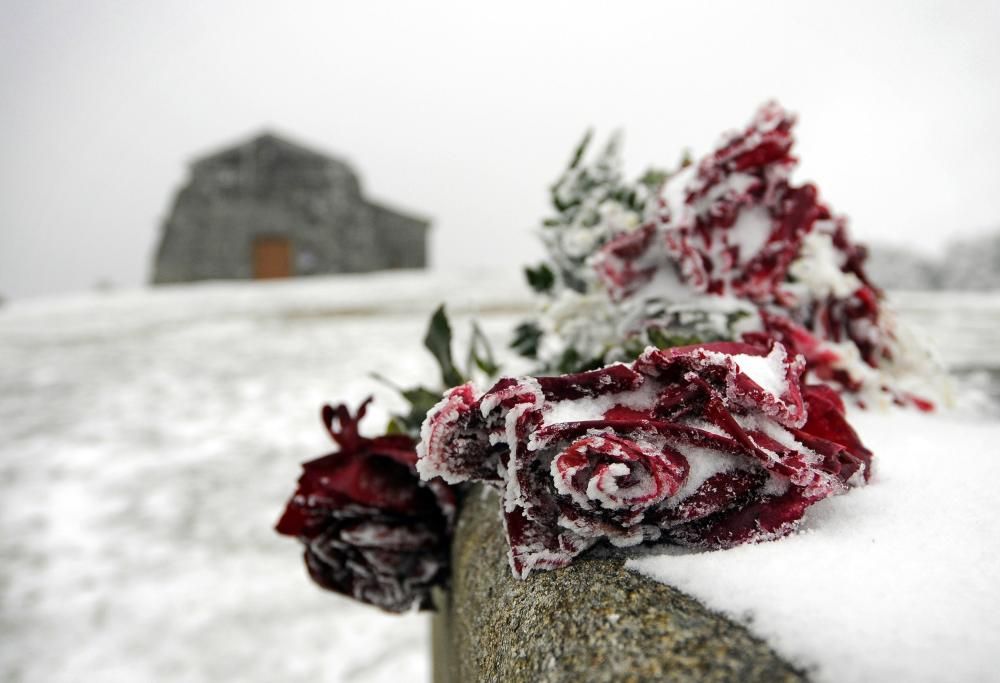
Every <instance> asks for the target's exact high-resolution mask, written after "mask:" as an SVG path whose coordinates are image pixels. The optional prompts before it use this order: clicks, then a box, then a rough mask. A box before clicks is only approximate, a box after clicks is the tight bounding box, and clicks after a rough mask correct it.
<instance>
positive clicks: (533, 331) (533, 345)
mask: <svg viewBox="0 0 1000 683" xmlns="http://www.w3.org/2000/svg"><path fill="white" fill-rule="evenodd" d="M541 339H542V330H541V328H539V327H538V325H536V324H535V323H533V322H523V323H521V324H520V325H518V326H517V328H516V329H515V330H514V339H512V340H511V342H510V348H512V349H514V350H515V351H517V352H518V353H519V354H520V355H522V356H524V357H525V358H538V343H539V342H540V341H541Z"/></svg>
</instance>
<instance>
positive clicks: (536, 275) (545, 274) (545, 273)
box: [524, 263, 556, 294]
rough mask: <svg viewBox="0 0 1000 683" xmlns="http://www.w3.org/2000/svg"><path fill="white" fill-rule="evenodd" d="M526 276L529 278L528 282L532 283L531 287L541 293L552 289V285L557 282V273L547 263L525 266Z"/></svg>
mask: <svg viewBox="0 0 1000 683" xmlns="http://www.w3.org/2000/svg"><path fill="white" fill-rule="evenodd" d="M524 276H525V278H526V279H527V280H528V284H529V285H531V288H532V289H533V290H535V291H536V292H538V293H539V294H545V293H547V292H550V291H552V287H553V285H555V283H556V276H555V273H553V272H552V269H551V268H549V267H548V265H547V264H545V263H542V264H539V265H538V266H535V267H534V268H532V267H531V266H525V268H524Z"/></svg>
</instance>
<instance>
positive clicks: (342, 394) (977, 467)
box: [0, 268, 1000, 683]
mask: <svg viewBox="0 0 1000 683" xmlns="http://www.w3.org/2000/svg"><path fill="white" fill-rule="evenodd" d="M520 277H521V276H520V273H519V272H517V270H516V269H514V268H512V269H510V271H509V272H508V273H505V274H499V275H497V274H490V273H475V274H461V273H452V274H440V273H435V274H424V273H391V274H382V275H363V276H351V277H342V278H312V279H308V280H299V281H285V282H268V283H208V284H201V285H194V286H177V287H161V288H157V289H155V290H130V291H117V292H110V293H86V294H79V295H73V296H67V297H60V298H57V299H42V300H37V301H24V302H21V301H15V302H12V303H8V304H6V305H4V306H3V307H0V387H3V391H0V426H2V434H3V438H2V439H0V501H2V502H0V511H2V513H0V680H3V681H8V680H10V681H21V682H22V683H33V682H44V683H60V682H62V681H67V682H70V681H72V682H76V681H80V680H93V681H101V682H102V683H104V682H107V681H127V682H130V683H131V682H132V681H147V680H155V681H162V682H166V683H170V682H172V681H185V682H192V683H199V682H201V681H205V682H208V681H211V682H213V683H214V682H215V681H229V680H236V681H247V682H250V683H253V682H254V681H262V682H263V681H266V682H270V681H293V682H294V681H308V682H309V683H316V682H317V681H321V680H322V681H359V682H360V681H392V682H395V681H399V680H420V679H426V678H427V676H428V672H429V663H428V657H427V654H428V644H427V629H426V625H427V620H426V617H424V616H418V615H410V616H404V617H393V616H387V615H383V614H381V613H380V612H378V611H377V610H375V609H373V608H368V607H366V606H363V605H358V604H356V603H354V602H352V601H350V600H346V599H343V598H340V597H339V596H336V595H332V594H330V593H327V592H324V591H321V590H320V589H318V588H315V587H314V586H313V585H312V584H310V583H309V581H308V579H307V578H306V574H305V570H304V568H303V567H302V563H301V557H300V555H299V547H298V544H297V543H296V542H295V541H294V540H292V539H289V538H284V537H279V536H277V535H276V534H274V533H273V532H272V531H271V528H272V526H273V524H274V523H275V522H276V521H277V518H278V515H279V514H280V512H281V509H282V506H283V505H284V503H285V500H286V499H287V497H288V496H289V495H291V493H292V490H293V487H294V484H295V479H296V478H297V477H298V475H299V466H298V464H299V463H300V462H301V461H304V460H307V459H309V458H311V457H313V456H317V455H320V454H322V453H325V452H328V451H329V450H331V448H332V444H331V442H330V440H329V438H328V437H327V436H326V434H325V432H324V430H323V428H322V427H321V425H320V421H319V406H320V404H321V403H322V402H324V401H335V400H343V401H347V402H349V403H352V404H354V405H356V404H357V403H358V402H359V401H360V400H362V399H363V398H364V397H366V396H367V395H368V394H370V393H374V394H375V395H376V404H375V405H373V406H372V409H371V412H372V415H371V418H370V419H367V420H366V421H365V422H364V423H363V425H362V428H363V430H365V431H366V432H367V433H369V434H371V433H374V432H376V431H377V430H378V429H379V428H380V427H381V426H383V419H384V417H385V414H386V411H387V410H388V409H390V408H392V409H399V408H402V406H401V405H400V403H399V402H398V399H397V398H395V397H394V395H393V394H392V392H391V391H389V390H387V389H385V388H384V387H383V386H381V385H380V384H378V383H377V382H375V381H373V380H371V379H370V378H369V377H368V376H367V372H368V371H370V370H375V371H378V372H380V373H381V374H383V375H385V376H387V377H390V378H393V379H394V380H395V381H397V382H398V383H399V384H401V385H403V386H409V385H410V384H413V383H416V382H419V381H424V382H428V383H430V382H433V381H434V379H435V378H436V377H437V370H436V367H435V365H434V362H433V360H432V359H431V358H430V356H429V355H428V354H427V353H426V352H425V351H424V350H423V349H422V347H421V343H420V340H421V339H422V337H423V332H424V330H425V325H426V321H427V317H428V315H429V313H430V312H431V311H432V310H433V308H434V307H435V306H436V305H437V304H438V303H439V302H441V301H447V302H448V303H449V310H450V311H451V312H453V313H454V312H456V311H465V312H467V313H479V314H481V315H485V314H490V316H489V317H487V318H486V319H485V322H486V325H485V327H486V331H487V333H488V334H490V335H491V336H492V337H494V338H502V337H503V336H504V334H505V332H506V331H508V330H509V329H511V327H512V326H513V323H514V322H515V321H516V320H517V319H519V318H521V317H522V316H524V315H526V314H527V312H528V311H529V310H530V304H529V302H528V294H527V289H526V288H525V287H524V286H523V285H522V284H521V283H520ZM902 302H903V304H904V305H902V306H900V308H901V310H903V312H904V314H905V315H906V316H907V317H909V316H912V319H913V320H914V321H915V322H917V323H924V325H923V327H924V329H925V330H926V332H927V333H928V334H930V335H931V336H932V337H934V338H935V339H940V340H941V341H942V342H946V343H945V344H943V345H942V347H941V348H942V351H944V352H945V358H946V361H948V362H949V364H950V365H956V366H958V365H961V364H962V363H963V362H965V363H968V362H969V360H970V359H975V361H976V362H977V363H984V364H989V363H992V365H989V367H998V366H1000V355H998V352H997V349H1000V337H998V335H997V331H998V330H1000V325H998V324H997V321H1000V297H998V296H996V295H984V294H974V295H955V294H924V293H921V294H920V295H919V296H916V295H914V296H911V297H908V298H907V297H904V298H903V299H902ZM508 312H510V313H512V315H508V314H507V313H508ZM950 312H954V314H953V315H952V314H950ZM973 325H975V326H978V327H973ZM453 327H454V329H455V331H456V333H457V334H458V335H459V336H460V337H467V326H466V323H465V322H464V321H463V320H458V321H453ZM464 343H465V342H464V341H460V343H459V346H458V348H466V347H465V346H464ZM496 350H497V351H501V350H502V349H500V348H497V349H496ZM524 370H525V368H523V367H520V368H515V369H514V370H513V371H514V372H523V371H524ZM854 420H855V423H856V425H857V427H858V430H859V432H860V433H861V435H862V437H863V438H864V439H865V442H866V443H868V445H869V446H871V447H872V448H873V449H874V450H875V452H876V454H877V460H876V463H877V466H878V468H879V469H878V471H877V475H876V479H875V481H874V482H873V484H872V485H871V486H870V487H868V488H867V489H862V490H856V491H852V492H850V493H849V494H848V495H846V496H840V497H837V498H835V499H832V500H829V501H825V502H824V503H821V504H820V505H819V506H817V507H816V509H814V510H813V511H811V512H810V514H809V520H810V521H809V528H810V529H811V530H810V531H809V532H808V533H805V534H802V535H799V536H795V537H793V538H789V539H785V540H783V541H779V542H777V543H772V544H766V545H761V546H754V547H747V548H739V549H736V550H732V551H727V552H726V553H717V554H710V555H689V556H682V557H675V558H664V559H663V560H661V561H649V563H648V569H649V570H650V571H652V570H653V569H657V567H658V566H659V565H663V566H665V567H666V569H664V570H663V573H662V576H663V577H664V578H669V577H667V574H668V573H671V574H674V575H675V576H674V577H673V578H675V580H676V581H677V582H678V584H679V585H680V586H681V587H682V588H683V589H685V590H688V591H690V592H691V593H693V594H696V595H703V596H704V599H705V600H706V601H708V602H709V603H710V604H712V605H713V606H715V607H717V608H718V609H724V610H728V611H730V612H731V613H733V614H736V615H739V616H742V615H743V613H744V611H745V610H751V609H752V610H753V611H754V614H755V615H756V621H755V626H754V628H758V629H761V631H760V632H761V633H762V634H764V635H767V636H769V637H773V639H774V642H775V645H777V646H779V647H781V648H782V651H783V652H787V653H790V655H789V656H795V657H797V658H798V660H799V661H803V662H807V663H813V664H816V665H825V666H827V667H829V668H827V669H824V668H822V667H821V668H820V670H819V674H817V675H818V676H820V677H822V678H826V679H832V678H838V677H840V676H841V674H843V677H844V678H845V679H850V678H851V677H852V676H853V677H854V678H857V677H858V676H862V674H865V672H867V671H871V672H872V673H871V675H867V674H865V675H863V676H862V677H864V678H867V679H869V680H877V679H879V678H880V676H879V675H878V674H879V672H880V671H884V670H885V669H886V667H887V666H890V664H889V662H890V661H895V662H896V663H895V664H892V665H891V666H899V667H906V669H905V670H906V671H908V672H910V671H911V669H914V668H916V667H917V665H916V664H915V662H919V666H920V667H921V671H917V672H915V673H913V672H911V673H913V676H915V677H918V678H919V677H921V676H923V677H925V678H930V677H934V676H933V672H940V671H943V670H946V669H949V668H952V667H953V670H954V675H951V673H952V672H951V671H949V675H947V676H940V675H939V676H937V678H945V679H949V680H958V679H960V678H961V674H962V673H963V672H966V673H968V672H971V671H973V670H974V669H976V667H977V666H978V667H982V666H984V664H983V662H984V661H985V660H984V659H983V652H984V650H985V648H986V647H987V645H988V644H989V643H992V644H993V645H994V650H996V649H997V647H996V646H998V645H1000V643H997V640H998V639H997V621H996V620H997V618H998V616H997V615H1000V609H998V605H997V599H996V594H997V593H996V589H995V588H990V587H989V586H988V585H985V586H984V583H983V582H984V580H985V579H986V578H987V577H990V576H992V577H994V578H995V577H996V576H998V575H1000V572H998V571H997V561H996V542H995V541H993V540H992V539H991V534H990V533H989V532H990V531H991V530H990V529H989V528H988V527H987V523H988V521H989V515H990V514H991V511H992V508H993V507H994V506H995V505H996V503H997V499H998V496H996V495H991V493H990V492H991V490H992V489H993V487H995V486H996V485H997V482H1000V477H997V476H996V467H997V465H996V460H995V459H994V458H991V455H992V454H993V453H994V452H995V451H996V446H995V444H996V443H997V442H1000V429H998V428H997V427H996V426H993V425H983V424H975V423H972V422H968V423H966V422H963V421H962V420H961V419H959V418H952V417H926V416H922V415H917V414H913V413H899V414H893V415H890V416H885V415H864V414H858V415H855V418H854ZM959 522H963V523H962V524H960V523H959ZM889 525H891V526H892V529H893V531H892V533H890V532H889V530H888V526H889ZM873 540H874V542H873ZM861 546H864V552H861V550H860V548H861ZM667 560H669V562H668V561H667ZM733 563H735V564H734V566H735V567H736V570H733V571H731V570H730V565H731V564H733ZM658 571H659V570H658ZM699 574H702V576H701V577H699ZM896 577H898V579H897V578H896ZM738 584H745V585H743V586H742V587H740V586H739V585H738ZM876 587H877V588H876ZM779 589H780V590H779ZM973 592H975V594H976V595H978V596H979V599H978V600H977V601H975V602H972V598H971V596H972V595H973ZM833 596H836V597H835V598H834V597H833ZM741 601H742V602H741ZM793 623H794V624H798V625H802V626H801V627H793V626H792V624H793ZM845 623H846V624H847V626H846V627H843V624H845ZM865 639H870V640H867V641H866V640H865ZM859 642H860V643H861V644H860V645H859V644H858V643H859ZM893 648H896V649H895V650H894V649H893ZM833 650H836V651H837V652H838V653H843V656H842V657H841V658H840V659H839V660H837V661H833V660H834V659H836V658H834V657H833V656H823V655H822V653H823V652H825V651H833ZM899 652H905V653H906V658H909V659H912V662H914V663H911V662H908V661H906V660H905V659H901V658H899V657H897V654H898V653H899ZM897 660H898V661H897ZM880 662H881V663H880ZM869 667H870V668H869ZM847 669H850V671H847ZM901 670H903V669H901ZM990 676H994V677H995V676H996V674H994V673H993V672H992V671H985V672H983V673H982V675H981V676H980V677H981V678H985V677H990ZM881 678H882V679H883V680H885V677H881ZM967 678H968V677H967Z"/></svg>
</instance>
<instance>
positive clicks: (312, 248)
mask: <svg viewBox="0 0 1000 683" xmlns="http://www.w3.org/2000/svg"><path fill="white" fill-rule="evenodd" d="M429 226H430V223H429V221H427V220H425V219H423V218H417V217H414V216H409V215H406V214H403V213H400V212H398V211H395V210H393V209H390V208H388V207H386V206H384V205H382V204H378V203H375V202H372V201H369V200H368V199H366V198H365V197H364V196H363V195H362V193H361V185H360V183H359V181H358V177H357V175H356V174H355V173H354V171H353V170H351V168H350V167H349V166H348V165H347V164H345V163H344V162H342V161H339V160H337V159H334V158H332V157H329V156H327V155H325V154H320V153H318V152H315V151H313V150H310V149H307V148H305V147H303V146H301V145H298V144H295V143H292V142H290V141H288V140H286V139H284V138H282V137H279V136H277V135H275V134H273V133H262V134H260V135H257V136H256V137H254V138H252V139H251V140H248V141H246V142H244V143H242V144H238V145H236V146H234V147H229V148H226V149H224V150H222V151H220V152H217V153H215V154H211V155H209V156H207V157H204V158H202V159H200V160H198V161H195V162H194V163H193V164H192V165H191V175H190V179H189V180H188V182H187V184H186V185H184V187H182V188H181V190H180V191H179V192H178V193H177V198H176V199H175V201H174V204H173V208H172V210H171V212H170V215H169V217H168V218H167V220H166V222H165V223H164V225H163V233H162V235H161V237H160V244H159V248H158V249H157V252H156V262H155V265H154V271H153V282H155V283H168V282H190V281H193V280H215V279H250V278H254V279H263V278H278V277H292V276H298V275H319V274H331V273H358V272H368V271H373V270H384V269H388V268H424V267H426V265H427V231H428V228H429Z"/></svg>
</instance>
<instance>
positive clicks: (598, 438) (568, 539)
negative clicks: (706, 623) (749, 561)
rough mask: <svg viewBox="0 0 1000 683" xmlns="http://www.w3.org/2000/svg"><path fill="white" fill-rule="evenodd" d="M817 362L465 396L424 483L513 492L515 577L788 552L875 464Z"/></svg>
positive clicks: (778, 359)
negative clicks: (619, 561) (811, 377)
mask: <svg viewBox="0 0 1000 683" xmlns="http://www.w3.org/2000/svg"><path fill="white" fill-rule="evenodd" d="M802 369H803V362H802V360H801V359H799V358H795V359H791V358H788V357H787V354H786V352H785V349H784V347H783V346H781V345H780V344H772V345H771V346H770V348H765V347H760V346H753V345H749V344H741V343H735V342H720V343H716V344H705V345H698V346H691V347H683V348H675V349H669V350H657V349H653V348H650V349H647V350H646V352H645V353H643V354H642V356H641V357H640V358H639V359H638V360H637V361H636V362H635V363H633V364H631V365H622V364H617V365H611V366H608V367H605V368H602V369H600V370H594V371H592V372H585V373H580V374H576V375H564V376H560V377H526V378H520V379H515V378H505V379H502V380H500V381H499V382H498V383H497V384H496V385H494V387H493V388H491V389H490V390H489V391H486V392H485V393H483V394H482V395H479V396H478V397H477V396H476V395H475V393H474V391H473V389H472V387H471V386H469V385H466V386H463V387H458V388H456V389H453V390H452V391H451V392H449V394H448V395H447V396H446V397H445V399H444V400H443V401H442V402H441V403H440V404H439V405H438V407H437V408H435V409H434V410H432V411H431V412H430V413H429V414H428V416H427V421H426V422H425V424H424V435H425V438H424V440H423V441H422V443H421V445H420V447H419V455H420V462H419V464H418V469H419V470H420V472H421V474H422V476H425V477H433V476H441V477H442V478H444V479H446V480H448V481H452V482H459V481H483V482H486V483H488V484H491V485H493V486H495V487H496V488H498V489H499V490H500V491H501V492H502V498H503V509H502V512H503V520H504V527H505V530H506V533H507V540H508V543H509V545H510V562H511V568H512V570H513V572H514V574H515V575H516V576H519V577H525V576H527V575H528V574H529V573H530V572H531V571H532V570H538V569H553V568H557V567H562V566H565V565H566V564H568V563H570V562H571V561H572V560H573V558H574V557H575V556H576V555H578V554H579V553H581V552H583V551H584V550H586V549H587V548H589V547H591V546H592V545H594V544H595V543H597V542H598V541H600V540H607V541H609V542H611V543H612V544H615V545H622V546H625V545H633V544H636V543H641V542H643V541H647V540H656V539H661V540H664V541H668V542H673V543H679V544H683V545H691V546H698V547H705V548H723V547H728V546H731V545H736V544H739V543H744V542H748V541H759V540H766V539H771V538H778V537H780V536H782V535H785V534H787V533H789V532H790V531H792V530H793V529H794V528H795V526H796V524H797V523H798V521H799V520H800V519H801V518H802V515H803V514H804V513H805V511H806V509H807V508H808V507H809V506H810V505H812V504H813V503H815V502H816V501H818V500H821V499H823V498H826V497H827V496H830V495H833V494H837V493H841V492H843V491H845V490H846V489H847V488H848V486H851V485H855V484H860V483H863V482H864V481H865V480H866V479H867V477H868V475H869V471H870V464H871V453H870V452H869V451H868V450H867V449H865V447H864V446H863V445H862V444H861V442H860V441H859V440H858V438H857V435H856V434H855V433H854V431H853V430H852V429H851V428H850V426H849V425H848V424H847V422H846V419H845V418H844V413H843V404H842V403H841V402H840V401H839V398H838V397H837V396H836V394H834V393H833V392H832V391H830V390H829V389H827V388H826V387H812V386H806V387H803V386H802V385H801V379H800V378H801V373H802Z"/></svg>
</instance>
